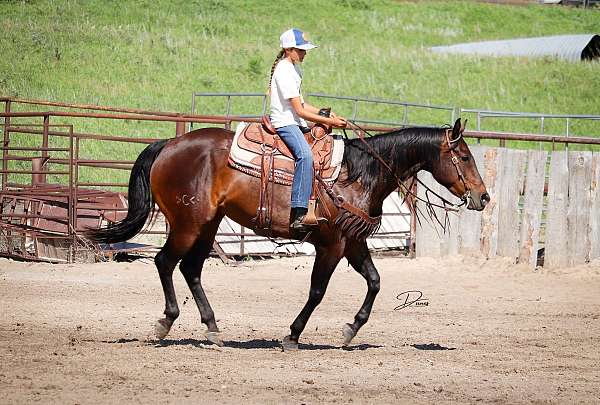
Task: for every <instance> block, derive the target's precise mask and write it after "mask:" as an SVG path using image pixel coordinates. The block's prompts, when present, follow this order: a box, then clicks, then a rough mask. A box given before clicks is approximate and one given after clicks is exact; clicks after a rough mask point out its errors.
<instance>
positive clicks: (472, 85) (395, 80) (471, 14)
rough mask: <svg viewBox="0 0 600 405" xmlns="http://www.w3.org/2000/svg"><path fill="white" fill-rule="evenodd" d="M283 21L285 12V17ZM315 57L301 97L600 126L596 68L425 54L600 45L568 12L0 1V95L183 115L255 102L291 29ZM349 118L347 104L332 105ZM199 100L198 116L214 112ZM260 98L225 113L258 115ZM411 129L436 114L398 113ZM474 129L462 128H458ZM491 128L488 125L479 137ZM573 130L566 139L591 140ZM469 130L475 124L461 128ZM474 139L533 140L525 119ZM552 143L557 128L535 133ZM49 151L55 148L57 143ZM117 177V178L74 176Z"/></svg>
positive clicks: (356, 2)
mask: <svg viewBox="0 0 600 405" xmlns="http://www.w3.org/2000/svg"><path fill="white" fill-rule="evenodd" d="M291 10H293V12H292V11H291ZM292 26H294V27H299V28H301V29H303V30H305V31H306V32H307V33H308V34H309V37H310V39H311V40H313V41H314V42H315V43H317V44H319V45H320V48H319V49H316V50H314V51H311V52H310V53H309V54H308V56H307V58H306V60H305V63H304V65H303V69H304V72H305V75H304V89H303V91H304V92H305V93H310V92H318V93H327V94H337V95H355V96H361V97H370V98H382V99H392V100H400V101H408V102H416V103H425V104H438V105H449V106H456V107H462V108H483V109H490V110H502V111H527V112H544V113H550V114H600V80H598V77H600V63H598V62H592V63H590V62H582V63H570V62H565V61H560V60H556V59H550V58H544V59H527V58H483V57H465V56H453V55H437V54H432V53H431V52H430V51H429V50H428V48H429V47H430V46H435V45H443V44H453V43H459V42H468V41H476V40H492V39H508V38H518V37H529V36H542V35H557V34H573V33H600V12H599V11H597V10H583V9H576V8H567V7H548V6H540V5H536V4H534V5H531V6H525V7H516V6H501V5H495V4H486V3H476V2H459V1H436V2H426V1H419V2H404V1H391V0H389V1H387V0H372V1H367V0H333V1H329V2H322V1H316V0H302V1H296V0H292V1H286V2H274V1H247V0H233V1H224V0H207V1H200V0H197V1H106V0H105V1H101V0H87V1H68V0H45V1H41V0H40V1H6V0H5V1H0V47H1V54H0V55H1V56H0V95H4V96H17V97H22V98H36V99H48V100H55V101H63V102H74V103H89V104H99V105H108V106H121V107H129V108H142V109H147V110H160V111H178V112H189V111H190V109H191V95H192V92H262V91H264V90H265V87H266V83H267V80H268V72H269V70H270V66H271V63H272V61H273V58H274V57H275V54H276V53H277V50H278V38H279V35H280V33H281V32H283V31H284V30H286V29H288V28H289V27H292ZM331 104H332V105H333V108H334V110H337V111H338V112H339V113H341V114H344V115H351V113H352V107H351V104H349V103H343V102H339V103H331ZM223 106H224V103H223V100H206V101H205V102H204V104H202V109H201V110H200V111H198V112H199V113H223V112H224V109H223V108H224V107H223ZM260 108H261V104H260V102H259V101H258V99H252V100H240V101H238V102H237V103H236V105H235V109H234V111H233V112H234V113H241V114H242V113H245V114H255V113H259V112H260ZM359 116H360V117H362V118H375V119H385V120H394V121H400V120H401V118H402V110H401V109H399V108H391V107H381V106H379V107H375V106H369V105H367V104H361V105H360V108H359ZM409 117H410V121H411V122H412V123H430V124H435V125H441V124H444V123H448V122H449V118H448V115H444V114H434V113H432V112H428V111H424V112H419V111H413V110H411V111H410V114H409ZM468 118H469V119H470V121H471V122H472V124H473V125H474V121H475V120H474V119H473V117H471V116H469V117H468ZM66 122H68V123H72V124H73V125H74V127H75V131H77V132H92V133H108V134H114V135H126V136H153V137H169V136H173V134H174V132H175V131H174V127H175V125H174V124H153V123H138V122H114V121H106V120H102V121H97V120H56V122H53V123H66ZM488 125H489V127H488ZM599 127H600V125H599V124H598V122H597V121H596V123H590V122H582V123H573V129H572V131H571V132H572V134H573V135H591V136H600V128H599ZM471 128H473V126H471ZM484 129H496V130H510V131H521V132H539V122H537V121H534V120H502V121H485V126H484ZM545 132H546V133H562V132H564V122H556V123H546V130H545ZM57 142H59V141H57ZM140 148H141V147H140V146H139V145H125V146H124V145H123V144H106V143H103V144H99V143H97V142H86V144H85V145H84V146H83V148H82V154H83V155H84V156H88V157H92V156H94V157H99V158H115V157H121V158H124V159H134V157H135V154H136V153H137V152H138V151H139V150H140ZM106 176H109V177H111V178H118V179H121V180H123V179H126V177H127V176H126V173H123V175H115V174H113V173H110V174H108V173H103V174H101V175H99V174H92V173H91V172H90V173H84V175H83V177H84V179H85V178H100V177H106Z"/></svg>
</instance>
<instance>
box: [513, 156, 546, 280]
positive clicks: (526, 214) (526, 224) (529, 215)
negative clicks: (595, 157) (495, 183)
mask: <svg viewBox="0 0 600 405" xmlns="http://www.w3.org/2000/svg"><path fill="white" fill-rule="evenodd" d="M527 157H528V159H527V161H528V164H527V177H526V178H525V192H524V202H523V216H522V221H521V235H520V236H521V237H520V238H519V243H520V249H519V263H527V264H528V265H529V267H531V268H535V266H536V265H537V252H538V249H539V240H540V226H541V219H542V205H543V203H544V182H545V180H546V160H547V158H548V153H547V152H546V151H534V150H530V151H529V152H528V156H527Z"/></svg>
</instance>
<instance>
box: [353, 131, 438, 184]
mask: <svg viewBox="0 0 600 405" xmlns="http://www.w3.org/2000/svg"><path fill="white" fill-rule="evenodd" d="M441 130H442V129H441V128H423V127H412V128H403V129H399V130H395V131H391V132H386V133H383V134H379V135H375V136H373V137H370V138H365V141H366V142H367V143H368V144H369V145H370V146H371V147H372V148H373V150H375V151H376V152H377V153H378V154H379V155H380V156H381V157H382V158H383V160H384V161H385V162H386V163H388V164H389V165H390V167H391V168H392V169H393V170H394V172H395V173H397V174H398V175H401V174H402V173H398V170H399V169H400V168H401V167H402V166H401V165H402V163H403V162H406V161H407V160H410V161H413V162H415V161H422V162H425V161H428V160H432V159H439V151H440V136H441ZM343 164H344V165H345V167H346V169H347V171H348V178H347V179H346V180H344V182H343V183H344V185H349V184H352V183H354V182H355V181H357V180H358V179H360V181H361V184H362V185H363V187H364V188H365V189H366V190H369V191H372V190H373V188H374V187H375V186H376V185H377V184H378V180H379V178H380V176H381V175H388V176H391V175H392V174H391V173H388V172H389V170H388V169H387V168H385V167H384V166H383V165H382V164H381V162H379V160H378V159H377V158H375V157H374V156H373V155H372V153H371V152H370V149H369V148H368V147H367V146H366V145H365V144H364V143H363V141H362V140H360V139H358V138H355V139H348V140H346V141H345V148H344V161H343ZM405 169H408V167H405Z"/></svg>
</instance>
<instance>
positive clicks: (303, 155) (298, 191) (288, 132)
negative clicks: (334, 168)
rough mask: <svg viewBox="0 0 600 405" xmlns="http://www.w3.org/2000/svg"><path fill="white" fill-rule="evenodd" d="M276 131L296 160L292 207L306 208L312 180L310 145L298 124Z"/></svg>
mask: <svg viewBox="0 0 600 405" xmlns="http://www.w3.org/2000/svg"><path fill="white" fill-rule="evenodd" d="M277 133H278V134H279V136H280V137H281V139H282V140H283V142H284V143H285V145H286V146H287V147H288V149H289V150H290V151H291V152H292V155H294V159H295V160H296V169H295V171H294V181H293V182H292V208H300V207H301V208H308V200H309V199H310V194H311V191H312V182H313V156H312V151H311V150H310V146H309V145H308V142H306V139H305V138H304V134H303V133H302V131H300V128H299V127H298V125H288V126H285V127H281V128H277Z"/></svg>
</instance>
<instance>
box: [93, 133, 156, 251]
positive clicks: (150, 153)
mask: <svg viewBox="0 0 600 405" xmlns="http://www.w3.org/2000/svg"><path fill="white" fill-rule="evenodd" d="M167 141H168V140H166V139H165V140H161V141H157V142H154V143H152V144H150V145H148V147H146V149H144V150H143V151H142V153H140V155H139V156H138V158H137V160H136V161H135V163H134V165H133V169H131V175H130V176H129V190H128V193H127V201H128V206H129V208H128V210H127V216H126V217H125V218H124V219H123V220H122V221H118V222H114V223H110V224H108V226H106V227H104V228H99V229H88V230H87V231H86V232H85V236H86V237H87V238H88V239H91V240H92V241H94V242H98V243H115V242H124V241H126V240H128V239H131V238H133V237H134V236H135V235H137V234H138V233H139V232H140V231H141V230H142V229H143V227H144V224H145V223H146V220H147V219H148V216H149V215H150V213H151V212H152V211H153V209H154V201H153V199H152V192H151V190H150V169H151V168H152V165H153V164H154V161H155V160H156V158H157V157H158V155H159V154H160V152H161V151H162V149H163V148H164V147H165V145H166V143H167Z"/></svg>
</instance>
